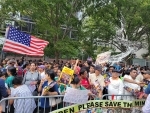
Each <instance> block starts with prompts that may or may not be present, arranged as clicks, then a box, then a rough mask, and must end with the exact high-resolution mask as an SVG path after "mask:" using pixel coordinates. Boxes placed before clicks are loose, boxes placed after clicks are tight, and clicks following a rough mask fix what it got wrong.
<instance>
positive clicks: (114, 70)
mask: <svg viewBox="0 0 150 113" xmlns="http://www.w3.org/2000/svg"><path fill="white" fill-rule="evenodd" d="M112 72H116V73H120V71H118V70H116V69H113V70H112Z"/></svg>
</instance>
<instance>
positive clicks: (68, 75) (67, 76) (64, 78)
mask: <svg viewBox="0 0 150 113" xmlns="http://www.w3.org/2000/svg"><path fill="white" fill-rule="evenodd" d="M73 74H74V70H72V69H70V68H68V67H64V68H63V70H62V72H61V74H60V77H59V82H60V83H61V84H70V82H71V80H72V79H73Z"/></svg>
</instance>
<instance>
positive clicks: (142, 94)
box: [0, 58, 150, 113]
mask: <svg viewBox="0 0 150 113" xmlns="http://www.w3.org/2000/svg"><path fill="white" fill-rule="evenodd" d="M64 66H66V67H68V68H70V69H72V70H74V74H73V78H72V79H71V82H70V83H67V84H61V81H60V79H59V78H60V75H61V71H62V68H63V67H64ZM149 81H150V69H149V68H148V67H146V66H145V67H140V66H134V65H131V66H125V65H120V64H119V63H115V64H113V65H109V64H107V63H104V64H101V65H95V64H94V62H92V61H85V62H81V61H79V60H78V59H77V60H76V61H75V62H70V61H68V62H63V61H61V62H55V61H54V62H45V61H42V60H39V61H34V62H33V61H25V60H24V58H21V59H20V60H15V59H7V58H6V59H5V60H3V61H2V62H1V64H0V99H3V98H6V97H28V96H38V95H39V96H54V95H63V94H65V90H66V88H67V87H72V88H75V89H79V90H89V97H90V98H91V99H108V100H121V99H124V100H134V99H143V98H147V97H148V98H150V96H148V94H149V93H150V84H149ZM104 94H109V95H112V96H106V97H103V95H104ZM117 95H120V96H117ZM121 95H122V96H121ZM123 95H131V96H123ZM49 101H50V100H49V98H46V99H45V98H40V104H39V102H38V101H37V100H36V99H33V98H31V99H24V100H22V99H17V100H15V99H14V100H13V99H12V100H9V103H8V104H9V105H10V106H11V107H10V109H9V112H10V113H36V112H37V106H40V113H44V112H45V113H49V112H50V110H51V111H53V110H56V109H57V106H56V105H51V104H50V102H49ZM149 101H150V100H148V99H147V101H146V103H145V106H144V107H143V112H144V113H150V108H149V104H150V102H149ZM8 104H6V103H5V102H3V103H1V106H0V107H1V112H5V111H6V108H7V106H8ZM59 104H61V103H59ZM60 108H61V105H60Z"/></svg>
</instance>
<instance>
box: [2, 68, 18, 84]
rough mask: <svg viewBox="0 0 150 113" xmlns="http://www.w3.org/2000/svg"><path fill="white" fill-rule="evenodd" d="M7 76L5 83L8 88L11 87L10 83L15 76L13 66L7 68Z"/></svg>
mask: <svg viewBox="0 0 150 113" xmlns="http://www.w3.org/2000/svg"><path fill="white" fill-rule="evenodd" d="M7 74H8V77H7V78H6V80H5V82H6V83H7V86H8V87H13V85H12V81H13V79H14V77H15V76H17V73H16V68H15V67H13V66H10V67H8V68H7Z"/></svg>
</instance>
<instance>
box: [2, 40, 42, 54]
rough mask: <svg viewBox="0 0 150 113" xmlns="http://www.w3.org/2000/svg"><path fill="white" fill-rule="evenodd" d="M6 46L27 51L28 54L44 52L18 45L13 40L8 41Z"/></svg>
mask: <svg viewBox="0 0 150 113" xmlns="http://www.w3.org/2000/svg"><path fill="white" fill-rule="evenodd" d="M4 46H7V47H9V46H11V48H13V47H15V49H18V50H22V51H24V52H25V51H27V52H38V51H40V52H42V53H43V51H41V49H34V48H31V47H28V46H25V45H22V44H18V43H17V42H13V41H11V40H8V39H6V44H5V45H4Z"/></svg>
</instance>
